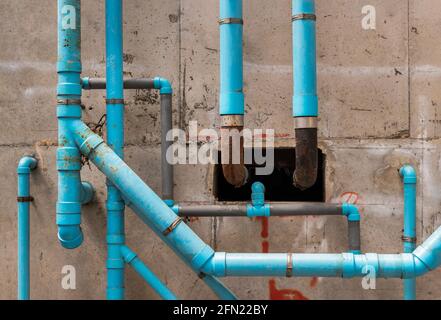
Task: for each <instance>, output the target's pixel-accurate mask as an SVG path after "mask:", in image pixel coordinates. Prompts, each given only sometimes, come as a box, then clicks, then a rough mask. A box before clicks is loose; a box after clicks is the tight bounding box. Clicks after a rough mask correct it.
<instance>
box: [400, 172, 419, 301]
mask: <svg viewBox="0 0 441 320" xmlns="http://www.w3.org/2000/svg"><path fill="white" fill-rule="evenodd" d="M400 176H401V178H402V180H403V184H404V230H403V237H402V240H403V249H404V252H405V253H410V252H413V251H414V250H415V247H416V245H415V244H416V182H417V176H416V172H415V169H414V168H413V167H411V166H403V167H402V168H401V169H400ZM403 286H404V300H415V299H416V279H415V278H411V279H404V280H403Z"/></svg>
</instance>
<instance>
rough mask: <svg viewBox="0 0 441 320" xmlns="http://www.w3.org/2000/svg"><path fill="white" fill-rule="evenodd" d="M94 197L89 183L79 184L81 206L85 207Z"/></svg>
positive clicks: (93, 190) (92, 188)
mask: <svg viewBox="0 0 441 320" xmlns="http://www.w3.org/2000/svg"><path fill="white" fill-rule="evenodd" d="M94 196H95V188H94V187H93V185H92V184H91V183H90V182H87V181H83V182H81V204H83V205H85V204H88V203H90V202H92V200H93V198H94Z"/></svg>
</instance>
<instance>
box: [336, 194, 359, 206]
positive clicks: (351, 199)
mask: <svg viewBox="0 0 441 320" xmlns="http://www.w3.org/2000/svg"><path fill="white" fill-rule="evenodd" d="M358 200H360V195H359V194H358V193H357V192H352V191H350V192H344V193H342V194H341V195H340V197H339V201H340V203H350V204H357V203H358Z"/></svg>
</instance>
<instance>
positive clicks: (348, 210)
mask: <svg viewBox="0 0 441 320" xmlns="http://www.w3.org/2000/svg"><path fill="white" fill-rule="evenodd" d="M342 212H343V215H344V216H346V217H347V218H348V221H360V220H361V215H360V211H359V210H358V208H357V206H355V205H353V204H351V203H343V205H342Z"/></svg>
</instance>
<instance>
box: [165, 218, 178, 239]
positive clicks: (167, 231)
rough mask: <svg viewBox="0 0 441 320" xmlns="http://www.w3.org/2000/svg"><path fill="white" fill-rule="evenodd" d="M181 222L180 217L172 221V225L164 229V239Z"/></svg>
mask: <svg viewBox="0 0 441 320" xmlns="http://www.w3.org/2000/svg"><path fill="white" fill-rule="evenodd" d="M182 221H183V219H182V218H181V217H178V218H176V220H175V221H173V223H172V224H171V225H170V226H169V227H168V228H167V229H165V230H164V231H163V232H162V234H163V235H164V236H165V237H166V236H168V235H169V234H170V233H172V232H173V230H175V229H176V227H177V226H178V225H179V224H180V223H181V222H182Z"/></svg>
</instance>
